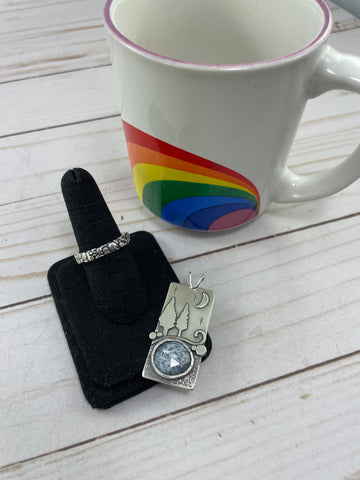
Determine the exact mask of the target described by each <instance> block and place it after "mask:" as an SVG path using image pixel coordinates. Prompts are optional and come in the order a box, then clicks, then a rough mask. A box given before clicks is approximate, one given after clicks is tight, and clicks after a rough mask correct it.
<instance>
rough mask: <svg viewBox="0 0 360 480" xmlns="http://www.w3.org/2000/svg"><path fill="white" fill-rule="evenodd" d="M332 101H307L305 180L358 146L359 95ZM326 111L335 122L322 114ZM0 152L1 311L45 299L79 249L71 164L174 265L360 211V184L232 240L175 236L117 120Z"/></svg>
mask: <svg viewBox="0 0 360 480" xmlns="http://www.w3.org/2000/svg"><path fill="white" fill-rule="evenodd" d="M329 95H331V98H330V99H329V98H328V97H326V96H324V97H321V98H320V99H319V100H317V101H315V102H310V103H309V109H308V110H307V112H306V115H305V121H304V122H303V124H302V126H301V128H300V131H299V135H298V139H297V140H296V142H295V145H294V148H293V153H292V156H291V159H290V163H291V164H292V165H294V166H295V169H296V171H298V172H299V173H310V172H317V171H321V170H323V169H326V168H331V167H332V166H334V165H335V164H337V163H338V162H339V161H340V160H341V159H342V158H344V157H345V156H346V155H348V154H349V153H350V152H351V151H352V149H353V147H354V146H355V144H356V142H357V141H358V138H359V133H360V109H359V108H358V109H357V110H356V102H355V101H354V98H356V97H355V95H342V94H339V93H336V92H334V93H331V94H329ZM324 111H325V113H326V115H327V116H328V117H331V120H329V118H327V117H325V118H324V117H323V114H324ZM334 132H335V133H334ZM0 155H1V158H2V159H3V161H4V162H6V165H7V168H4V169H1V173H0V176H1V179H0V201H1V203H2V204H3V205H2V206H1V207H0V271H1V280H2V288H1V290H0V306H1V305H8V304H12V303H15V302H18V301H23V300H27V299H29V298H35V297H39V296H42V295H45V294H48V293H49V290H48V285H47V281H46V271H47V270H48V268H49V266H50V265H51V264H52V263H53V262H55V261H56V260H59V259H60V258H63V257H65V256H68V255H71V254H72V253H73V252H74V250H75V239H74V236H73V234H72V231H71V227H70V222H69V220H68V217H67V214H66V210H65V206H64V203H63V200H62V197H61V195H60V194H59V193H58V192H59V190H60V179H61V176H62V174H63V173H64V171H65V170H66V169H68V168H71V167H74V166H82V167H84V168H87V169H88V170H89V171H90V172H91V173H92V174H93V175H94V177H95V178H96V180H97V182H98V183H99V184H100V186H101V188H102V191H103V193H104V196H105V198H106V200H107V202H108V203H109V207H110V208H111V210H112V212H113V214H114V217H115V219H116V221H117V223H118V224H119V225H120V228H121V229H122V230H124V231H125V230H128V231H130V232H133V231H136V230H141V229H145V230H148V231H151V232H153V233H154V234H155V235H156V237H157V239H158V240H159V242H160V244H161V245H162V247H163V249H164V251H165V253H166V255H167V256H168V257H169V258H170V259H171V260H178V259H179V258H184V257H188V256H192V255H198V254H202V253H205V252H207V251H213V250H216V249H219V248H223V247H227V246H230V245H234V244H237V243H241V242H246V241H251V240H254V239H259V238H262V237H264V236H265V237H266V236H269V235H274V234H278V233H281V232H284V231H288V230H293V229H297V228H303V227H306V226H308V225H311V224H316V223H319V222H323V221H328V220H331V219H333V218H338V217H341V216H344V215H350V214H354V213H357V212H359V201H358V199H359V194H360V182H356V183H355V184H353V185H352V186H351V187H349V188H347V189H345V190H344V191H342V192H340V193H338V194H337V195H334V196H332V197H330V198H327V199H323V200H321V201H315V202H309V203H306V204H297V205H275V204H274V205H272V206H271V207H270V208H269V210H268V211H267V212H266V213H265V214H264V215H263V216H262V217H260V218H259V219H257V220H256V222H254V223H252V224H249V225H248V226H246V227H243V228H241V229H236V230H233V231H229V232H226V233H221V234H215V235H209V234H207V235H206V234H199V233H193V232H184V231H182V230H179V229H175V228H173V227H171V226H170V225H169V224H167V223H165V222H163V221H162V220H159V219H157V218H155V217H154V216H153V215H152V214H151V213H150V212H149V211H148V210H147V209H146V208H145V207H143V206H142V204H141V203H140V201H139V200H138V198H137V196H136V193H135V190H134V187H133V184H132V180H131V171H130V166H129V162H128V159H127V152H126V146H125V142H124V138H123V134H122V132H121V121H120V118H119V117H117V118H112V119H105V120H102V121H96V122H89V123H85V124H79V125H74V126H68V127H62V128H57V129H49V130H44V131H41V132H34V133H32V134H26V135H19V136H14V137H8V138H4V139H2V140H0ZM34 197H35V198H34ZM25 199H26V201H22V200H25ZM13 202H15V203H13Z"/></svg>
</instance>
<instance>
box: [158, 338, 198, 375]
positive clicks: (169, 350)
mask: <svg viewBox="0 0 360 480" xmlns="http://www.w3.org/2000/svg"><path fill="white" fill-rule="evenodd" d="M191 362H192V357H191V353H190V351H189V350H188V349H187V348H186V347H185V345H183V344H182V343H180V342H177V341H175V340H170V341H167V342H164V343H161V344H160V345H159V346H158V347H157V349H156V350H155V352H154V365H155V367H156V368H157V369H158V371H159V372H160V373H162V374H164V375H168V376H173V375H181V374H182V373H184V372H186V371H187V370H188V369H189V368H190V366H191Z"/></svg>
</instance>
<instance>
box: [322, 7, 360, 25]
mask: <svg viewBox="0 0 360 480" xmlns="http://www.w3.org/2000/svg"><path fill="white" fill-rule="evenodd" d="M326 3H327V4H328V5H329V7H330V10H331V14H332V17H333V20H334V27H333V32H339V31H342V30H351V29H352V28H357V27H359V26H360V20H359V19H358V18H356V17H354V15H352V14H351V13H349V12H348V11H347V10H344V9H343V8H341V7H339V5H336V4H335V3H334V2H331V1H330V0H326Z"/></svg>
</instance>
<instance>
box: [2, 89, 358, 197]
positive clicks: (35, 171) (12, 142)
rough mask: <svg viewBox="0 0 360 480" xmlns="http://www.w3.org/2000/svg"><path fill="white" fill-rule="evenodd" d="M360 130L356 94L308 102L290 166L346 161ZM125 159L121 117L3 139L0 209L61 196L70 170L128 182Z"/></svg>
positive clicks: (325, 97)
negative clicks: (65, 174) (87, 170)
mask: <svg viewBox="0 0 360 480" xmlns="http://www.w3.org/2000/svg"><path fill="white" fill-rule="evenodd" d="M359 131H360V99H358V97H357V95H355V94H347V93H346V94H345V93H344V92H331V93H328V94H326V95H323V96H321V97H319V98H318V99H316V100H313V101H310V102H309V103H308V105H307V108H306V111H305V114H304V118H303V121H302V123H301V125H300V129H299V132H298V135H297V139H296V141H295V144H294V147H293V149H292V152H291V156H290V164H291V165H297V164H308V165H310V164H312V163H313V162H315V161H320V160H323V161H324V162H328V161H329V159H332V158H333V157H339V158H344V157H345V156H346V155H348V154H349V153H350V152H351V151H352V149H353V148H354V147H355V146H356V143H357V142H358V139H359ZM125 157H127V150H126V145H125V140H124V136H123V132H122V125H121V119H120V117H112V118H107V119H103V120H99V121H92V122H86V123H80V124H76V125H70V126H66V127H58V128H54V129H45V130H41V131H39V132H32V133H31V134H22V135H17V136H14V137H6V138H2V139H0V158H1V161H2V162H3V164H5V162H6V164H7V167H6V168H3V169H1V171H0V205H1V204H4V203H11V202H14V201H21V200H25V199H28V198H33V197H34V196H42V195H49V194H50V193H55V192H59V188H60V183H59V179H60V176H61V174H62V173H63V172H64V171H65V170H66V169H67V168H71V167H73V166H83V167H84V168H92V169H93V171H94V175H96V178H97V179H98V181H99V183H103V182H109V181H111V180H115V179H118V178H128V177H129V175H130V169H129V168H128V169H123V168H121V169H120V170H119V165H118V160H120V159H123V158H125ZM110 163H111V165H112V166H111V167H110ZM124 165H126V162H125V164H124ZM314 168H319V169H321V168H322V166H321V165H320V164H319V165H316V166H315V167H314Z"/></svg>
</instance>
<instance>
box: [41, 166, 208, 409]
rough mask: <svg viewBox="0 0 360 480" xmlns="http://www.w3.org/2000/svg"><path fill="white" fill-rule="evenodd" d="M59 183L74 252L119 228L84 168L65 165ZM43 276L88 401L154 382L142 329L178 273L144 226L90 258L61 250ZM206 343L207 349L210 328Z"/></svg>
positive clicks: (96, 402)
mask: <svg viewBox="0 0 360 480" xmlns="http://www.w3.org/2000/svg"><path fill="white" fill-rule="evenodd" d="M61 186H62V192H63V196H64V200H65V203H66V206H67V209H68V212H69V217H70V220H71V223H72V226H73V230H74V234H75V237H76V240H77V243H78V247H79V251H80V252H83V251H86V250H89V249H91V248H94V247H99V246H100V245H103V244H104V243H106V242H109V241H111V240H113V239H115V238H116V237H118V236H119V235H120V231H119V229H118V227H117V225H116V223H115V221H114V219H113V218H112V215H111V213H110V211H109V209H108V207H107V205H106V203H105V201H104V199H103V197H102V195H101V193H100V190H99V189H98V186H97V185H96V183H95V181H94V179H93V178H92V176H91V175H90V174H89V173H88V172H87V171H86V170H83V169H81V168H75V169H73V170H69V171H67V172H66V173H65V174H64V176H63V178H62V182H61ZM48 280H49V284H50V288H51V291H52V294H53V297H54V301H55V305H56V308H57V311H58V314H59V317H60V320H61V323H62V326H63V329H64V332H65V335H66V339H67V342H68V344H69V348H70V351H71V354H72V356H73V360H74V363H75V366H76V369H77V371H78V375H79V379H80V383H81V386H82V389H83V391H84V395H85V397H86V399H87V400H88V402H89V403H90V405H91V406H92V407H94V408H108V407H111V406H112V405H115V404H117V403H119V402H121V401H123V400H126V399H127V398H129V397H131V396H133V395H136V394H138V393H140V392H142V391H143V390H146V389H147V388H150V387H151V386H153V385H154V384H155V383H154V382H152V381H150V380H146V379H144V378H142V376H141V372H142V369H143V366H144V362H145V358H146V355H147V352H148V349H149V347H150V343H151V341H150V340H149V333H150V332H151V331H153V330H154V329H155V326H156V324H157V321H158V317H159V315H160V313H161V309H162V306H163V303H164V300H165V297H166V293H167V290H168V287H169V284H170V282H178V279H177V277H176V275H175V273H174V271H173V270H172V268H171V266H170V264H169V263H168V261H167V259H166V258H165V256H164V254H163V253H162V251H161V249H160V247H159V245H158V244H157V242H156V240H155V238H154V237H153V236H152V235H151V234H150V233H147V232H136V233H132V234H131V241H130V243H129V244H128V245H126V246H125V247H123V248H121V249H120V250H117V251H116V252H113V253H111V254H109V255H106V256H105V257H103V258H100V259H98V260H95V261H93V262H89V263H84V264H80V265H78V264H77V263H76V261H75V258H74V257H73V256H72V257H69V258H65V259H63V260H61V261H59V262H57V263H55V264H54V265H53V266H52V267H51V268H50V270H49V273H48ZM206 346H207V350H208V352H209V353H210V350H211V339H210V337H209V336H208V338H207V342H206Z"/></svg>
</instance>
